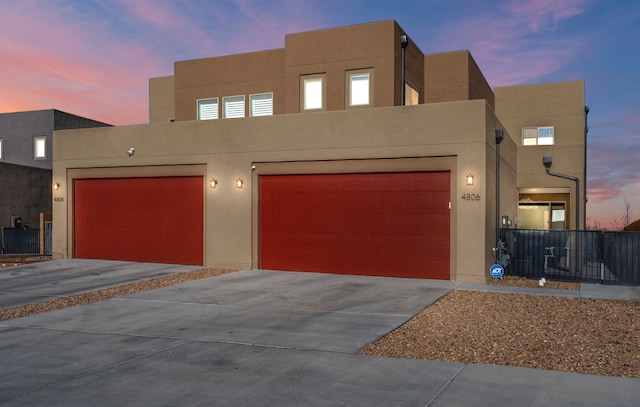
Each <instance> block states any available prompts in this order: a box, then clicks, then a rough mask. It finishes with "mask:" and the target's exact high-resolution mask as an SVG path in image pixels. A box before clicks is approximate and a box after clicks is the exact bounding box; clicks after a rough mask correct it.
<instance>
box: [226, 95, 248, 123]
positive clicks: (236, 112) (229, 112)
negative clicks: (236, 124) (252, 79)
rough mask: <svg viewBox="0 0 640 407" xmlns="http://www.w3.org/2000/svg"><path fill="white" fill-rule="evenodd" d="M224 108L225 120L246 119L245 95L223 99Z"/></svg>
mask: <svg viewBox="0 0 640 407" xmlns="http://www.w3.org/2000/svg"><path fill="white" fill-rule="evenodd" d="M222 108H223V111H222V117H224V118H225V119H231V118H234V117H244V95H240V96H227V97H224V98H222Z"/></svg>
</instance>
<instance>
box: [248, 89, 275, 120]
mask: <svg viewBox="0 0 640 407" xmlns="http://www.w3.org/2000/svg"><path fill="white" fill-rule="evenodd" d="M249 115H250V116H271V115H273V93H261V94H256V95H251V96H249Z"/></svg>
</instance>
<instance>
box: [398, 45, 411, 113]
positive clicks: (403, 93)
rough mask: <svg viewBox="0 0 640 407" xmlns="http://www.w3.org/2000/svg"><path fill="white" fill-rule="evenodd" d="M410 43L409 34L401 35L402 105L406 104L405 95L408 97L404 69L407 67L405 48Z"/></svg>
mask: <svg viewBox="0 0 640 407" xmlns="http://www.w3.org/2000/svg"><path fill="white" fill-rule="evenodd" d="M408 45H409V39H408V38H407V36H406V35H401V36H400V47H401V48H402V50H401V51H400V65H401V67H400V71H401V73H400V75H401V78H400V81H401V82H402V83H401V84H400V86H401V87H402V93H401V95H402V96H401V98H402V100H401V101H400V105H401V106H404V105H405V97H406V95H405V92H406V90H405V85H404V82H405V78H404V69H405V67H404V50H405V48H407V46H408Z"/></svg>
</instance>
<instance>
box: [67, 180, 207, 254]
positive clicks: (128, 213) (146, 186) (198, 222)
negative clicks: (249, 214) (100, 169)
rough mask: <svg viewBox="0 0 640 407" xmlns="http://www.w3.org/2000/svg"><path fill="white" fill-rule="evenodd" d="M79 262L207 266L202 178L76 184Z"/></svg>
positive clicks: (76, 244)
mask: <svg viewBox="0 0 640 407" xmlns="http://www.w3.org/2000/svg"><path fill="white" fill-rule="evenodd" d="M73 203H74V207H73V208H74V209H73V211H74V250H75V254H74V255H75V257H79V258H91V259H108V260H129V261H141V262H155V263H174V264H194V265H202V264H203V227H204V226H203V178H202V177H200V176H189V177H159V178H109V179H78V180H75V181H74V202H73Z"/></svg>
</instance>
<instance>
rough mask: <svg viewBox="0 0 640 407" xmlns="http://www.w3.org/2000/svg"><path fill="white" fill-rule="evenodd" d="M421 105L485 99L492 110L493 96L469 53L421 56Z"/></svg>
mask: <svg viewBox="0 0 640 407" xmlns="http://www.w3.org/2000/svg"><path fill="white" fill-rule="evenodd" d="M424 87H425V99H424V102H425V103H439V102H449V101H454V100H473V99H485V100H486V101H487V103H488V104H489V106H491V107H492V108H493V107H494V103H495V101H494V95H493V91H492V90H491V87H490V86H489V84H488V83H487V80H486V79H485V78H484V75H483V74H482V72H481V71H480V69H479V68H478V65H477V64H476V62H475V61H474V59H473V57H472V56H471V54H470V53H469V51H466V50H464V51H452V52H443V53H439V54H429V55H425V56H424Z"/></svg>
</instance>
